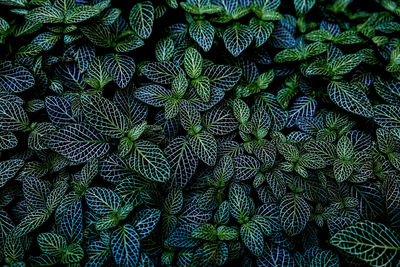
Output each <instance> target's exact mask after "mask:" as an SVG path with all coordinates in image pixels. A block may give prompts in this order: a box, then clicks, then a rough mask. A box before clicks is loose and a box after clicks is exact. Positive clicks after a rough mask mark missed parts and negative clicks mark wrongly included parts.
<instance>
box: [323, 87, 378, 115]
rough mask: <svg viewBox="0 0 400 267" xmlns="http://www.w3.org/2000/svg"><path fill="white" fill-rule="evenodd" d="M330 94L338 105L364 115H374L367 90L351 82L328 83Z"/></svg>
mask: <svg viewBox="0 0 400 267" xmlns="http://www.w3.org/2000/svg"><path fill="white" fill-rule="evenodd" d="M328 94H329V97H330V99H331V100H332V101H333V102H334V103H335V104H336V105H338V106H339V107H341V108H343V109H345V110H347V111H349V112H352V113H355V114H357V115H361V116H363V117H372V115H373V111H372V106H371V103H370V101H369V99H368V97H367V95H366V94H365V92H363V91H362V90H361V89H359V88H358V87H356V86H355V85H353V84H351V83H349V82H341V81H335V82H331V83H330V84H329V85H328Z"/></svg>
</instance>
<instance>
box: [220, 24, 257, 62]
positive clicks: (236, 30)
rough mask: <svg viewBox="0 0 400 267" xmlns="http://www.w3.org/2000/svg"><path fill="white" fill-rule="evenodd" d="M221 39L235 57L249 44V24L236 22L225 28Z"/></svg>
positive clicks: (250, 33) (251, 35)
mask: <svg viewBox="0 0 400 267" xmlns="http://www.w3.org/2000/svg"><path fill="white" fill-rule="evenodd" d="M223 39H224V43H225V47H226V49H228V51H229V52H230V53H231V54H232V55H233V56H234V57H237V56H239V55H240V54H241V53H242V52H243V51H244V50H245V49H246V48H247V47H249V45H250V44H251V41H252V40H253V32H252V30H251V29H250V27H249V26H246V25H242V24H240V23H238V24H234V25H232V26H229V27H228V28H226V30H225V31H224V35H223Z"/></svg>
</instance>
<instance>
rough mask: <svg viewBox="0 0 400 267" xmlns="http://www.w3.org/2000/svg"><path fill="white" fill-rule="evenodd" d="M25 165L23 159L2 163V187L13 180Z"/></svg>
mask: <svg viewBox="0 0 400 267" xmlns="http://www.w3.org/2000/svg"><path fill="white" fill-rule="evenodd" d="M23 165H24V161H23V160H21V159H10V160H4V161H0V187H3V186H4V185H5V184H6V183H7V181H9V180H10V179H12V178H13V177H14V176H15V175H16V174H17V172H18V171H19V170H20V169H21V168H22V166H23Z"/></svg>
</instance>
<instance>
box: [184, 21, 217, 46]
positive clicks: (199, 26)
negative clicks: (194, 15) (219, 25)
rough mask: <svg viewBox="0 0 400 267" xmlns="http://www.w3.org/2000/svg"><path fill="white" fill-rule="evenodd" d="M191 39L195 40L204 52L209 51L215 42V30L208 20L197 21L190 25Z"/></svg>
mask: <svg viewBox="0 0 400 267" xmlns="http://www.w3.org/2000/svg"><path fill="white" fill-rule="evenodd" d="M189 34H190V37H192V38H193V40H195V41H196V42H197V43H198V44H199V46H200V47H201V48H203V50H204V51H206V52H207V51H209V50H210V49H211V46H212V44H213V41H214V35H215V29H214V27H213V26H212V25H211V23H210V22H208V21H207V20H196V21H193V22H192V23H190V25H189Z"/></svg>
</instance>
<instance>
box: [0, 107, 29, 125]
mask: <svg viewBox="0 0 400 267" xmlns="http://www.w3.org/2000/svg"><path fill="white" fill-rule="evenodd" d="M28 127H29V118H28V115H27V114H26V112H25V111H24V110H23V108H22V107H21V106H20V105H18V104H15V103H13V102H10V101H7V100H3V99H0V130H2V131H11V132H13V131H21V130H26V129H27V128H28Z"/></svg>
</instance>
